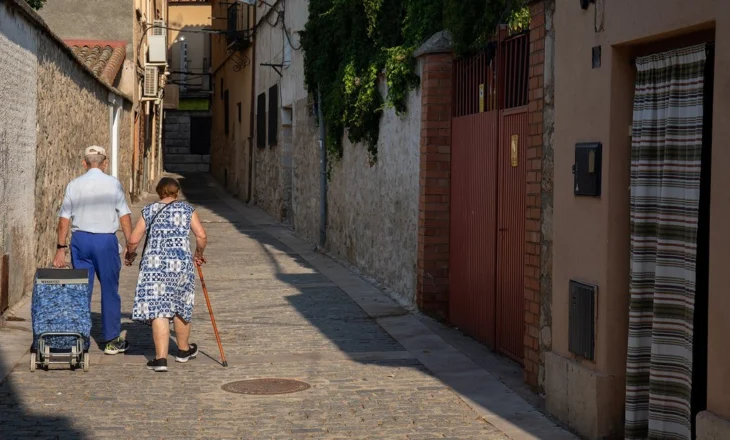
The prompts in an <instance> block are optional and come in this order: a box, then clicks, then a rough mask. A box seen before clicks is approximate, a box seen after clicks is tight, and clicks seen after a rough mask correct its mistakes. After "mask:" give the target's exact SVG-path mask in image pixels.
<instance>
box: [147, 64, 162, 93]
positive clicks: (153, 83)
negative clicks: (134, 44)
mask: <svg viewBox="0 0 730 440" xmlns="http://www.w3.org/2000/svg"><path fill="white" fill-rule="evenodd" d="M158 75H159V69H157V67H156V66H147V67H145V69H144V91H143V93H144V96H145V97H150V98H154V97H157V87H158V85H159V77H158Z"/></svg>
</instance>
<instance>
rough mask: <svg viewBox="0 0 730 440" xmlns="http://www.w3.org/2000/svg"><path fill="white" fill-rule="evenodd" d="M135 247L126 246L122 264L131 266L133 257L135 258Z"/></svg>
mask: <svg viewBox="0 0 730 440" xmlns="http://www.w3.org/2000/svg"><path fill="white" fill-rule="evenodd" d="M136 251H137V248H136V247H135V248H132V247H130V246H127V250H126V252H125V253H124V265H125V266H131V265H132V263H134V259H135V258H137V252H136Z"/></svg>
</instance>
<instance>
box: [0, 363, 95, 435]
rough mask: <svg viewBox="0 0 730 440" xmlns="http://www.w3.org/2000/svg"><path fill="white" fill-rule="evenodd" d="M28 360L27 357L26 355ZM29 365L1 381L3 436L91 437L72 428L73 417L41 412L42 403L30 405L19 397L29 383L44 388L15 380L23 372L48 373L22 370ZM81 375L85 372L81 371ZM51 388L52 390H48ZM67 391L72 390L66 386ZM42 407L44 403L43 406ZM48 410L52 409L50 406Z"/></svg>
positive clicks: (0, 427) (0, 426) (0, 402)
mask: <svg viewBox="0 0 730 440" xmlns="http://www.w3.org/2000/svg"><path fill="white" fill-rule="evenodd" d="M25 359H27V358H25ZM24 368H28V364H27V363H20V364H19V365H17V366H16V367H15V369H14V370H13V371H12V372H11V373H10V374H9V375H8V376H7V377H6V378H5V380H4V381H3V382H2V383H0V439H3V440H12V439H57V440H72V439H87V438H90V437H89V436H88V435H87V434H86V433H85V432H81V431H79V430H77V429H75V428H74V427H73V424H72V423H71V421H70V419H68V418H67V417H64V416H57V415H44V414H41V412H42V411H40V408H39V405H37V404H34V405H32V406H31V405H28V404H26V403H24V402H23V401H22V399H21V398H20V397H19V392H18V389H19V388H21V387H27V386H37V387H42V386H45V384H29V383H26V381H23V383H16V382H18V380H17V379H16V378H17V377H18V375H20V374H29V375H30V374H38V375H40V374H45V373H46V372H45V371H36V372H35V373H30V371H28V370H25V371H21V370H22V369H24ZM79 373H80V374H83V373H81V372H79ZM49 391H50V390H49ZM63 391H64V392H70V391H71V390H66V389H63ZM40 406H41V407H43V404H41V405H40ZM47 408H48V410H49V412H52V411H53V409H52V407H51V406H48V407H47Z"/></svg>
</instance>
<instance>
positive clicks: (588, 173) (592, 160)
mask: <svg viewBox="0 0 730 440" xmlns="http://www.w3.org/2000/svg"><path fill="white" fill-rule="evenodd" d="M601 150H602V146H601V143H600V142H586V143H581V144H576V145H575V164H574V165H573V177H574V179H573V192H574V194H575V195H576V196H588V197H600V196H601Z"/></svg>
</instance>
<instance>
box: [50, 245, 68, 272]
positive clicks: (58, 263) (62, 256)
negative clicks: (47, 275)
mask: <svg viewBox="0 0 730 440" xmlns="http://www.w3.org/2000/svg"><path fill="white" fill-rule="evenodd" d="M53 267H56V268H58V269H60V268H62V267H66V251H65V250H63V249H59V250H57V251H56V257H55V258H54V259H53Z"/></svg>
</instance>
